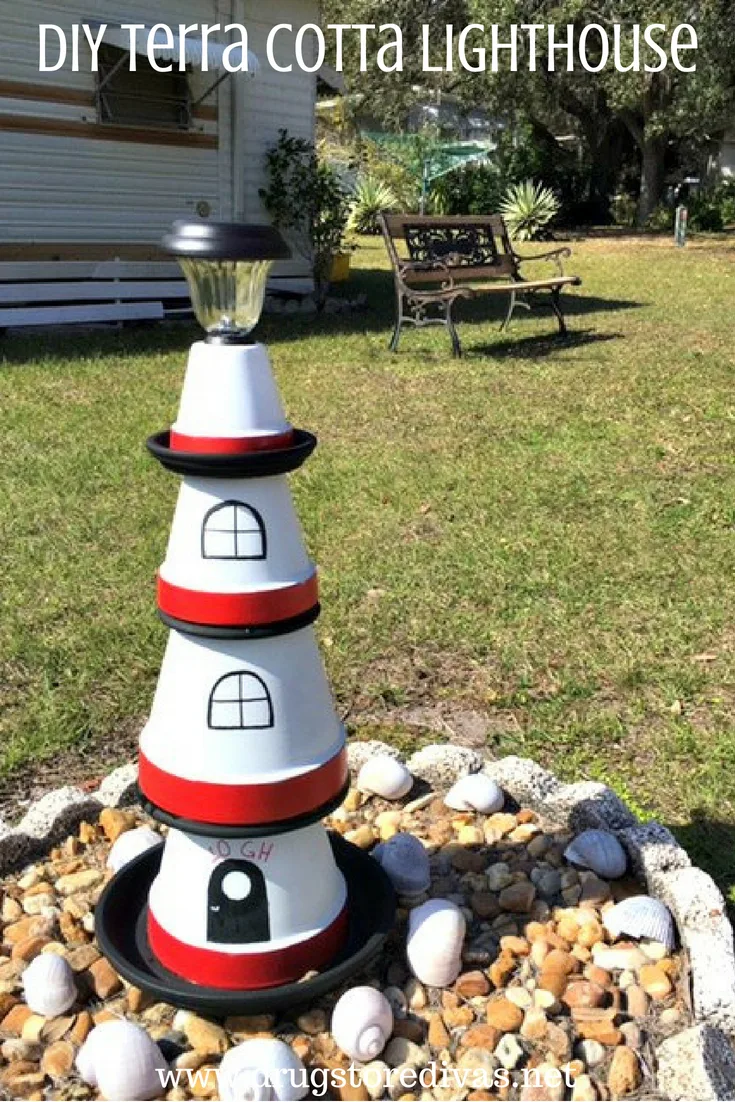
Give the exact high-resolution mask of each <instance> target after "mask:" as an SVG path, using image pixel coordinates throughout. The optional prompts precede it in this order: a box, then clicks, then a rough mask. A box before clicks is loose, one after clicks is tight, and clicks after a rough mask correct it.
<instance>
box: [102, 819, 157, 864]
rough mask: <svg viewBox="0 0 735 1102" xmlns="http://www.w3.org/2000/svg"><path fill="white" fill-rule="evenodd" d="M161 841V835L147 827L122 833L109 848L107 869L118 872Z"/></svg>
mask: <svg viewBox="0 0 735 1102" xmlns="http://www.w3.org/2000/svg"><path fill="white" fill-rule="evenodd" d="M162 841H163V839H162V838H161V835H160V834H156V832H155V830H151V828H150V827H147V826H141V827H135V829H134V830H126V831H123V833H122V834H120V835H119V836H118V837H117V838H116V839H115V841H114V842H113V843H112V845H111V846H110V852H109V854H108V855H107V867H108V868H109V869H112V870H113V872H119V871H120V869H121V868H122V867H123V866H124V865H127V863H128V862H129V861H132V860H133V858H134V857H138V855H139V854H141V853H145V851H146V850H147V849H151V848H152V847H153V846H157V845H158V844H159V842H162Z"/></svg>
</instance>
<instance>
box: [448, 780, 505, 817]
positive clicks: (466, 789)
mask: <svg viewBox="0 0 735 1102" xmlns="http://www.w3.org/2000/svg"><path fill="white" fill-rule="evenodd" d="M444 803H445V804H446V805H447V807H451V808H452V809H453V810H454V811H480V812H481V813H482V814H483V815H492V813H493V812H494V811H500V809H501V808H502V806H503V804H504V803H505V795H504V794H503V790H502V788H501V787H500V785H499V784H496V783H495V781H494V780H493V779H492V777H488V776H487V774H486V773H468V774H467V776H466V777H460V778H459V780H458V781H456V782H455V784H453V785H452V787H451V788H450V789H449V791H448V792H447V794H446V796H445V797H444Z"/></svg>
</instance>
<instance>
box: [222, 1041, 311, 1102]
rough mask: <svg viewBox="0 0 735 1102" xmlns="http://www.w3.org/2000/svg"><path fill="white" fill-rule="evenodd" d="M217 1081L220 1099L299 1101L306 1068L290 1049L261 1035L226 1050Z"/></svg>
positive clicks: (225, 1101) (305, 1086)
mask: <svg viewBox="0 0 735 1102" xmlns="http://www.w3.org/2000/svg"><path fill="white" fill-rule="evenodd" d="M217 1081H218V1084H219V1096H220V1098H221V1099H222V1102H299V1100H300V1099H301V1098H303V1097H304V1095H305V1094H307V1093H308V1090H309V1079H308V1076H307V1073H306V1068H305V1067H304V1065H303V1063H302V1062H301V1060H300V1059H299V1058H298V1056H297V1055H296V1053H295V1052H294V1051H293V1049H292V1048H291V1047H290V1046H289V1045H287V1044H286V1043H285V1042H284V1041H277V1040H275V1039H271V1038H265V1037H264V1038H259V1037H254V1038H253V1040H252V1041H244V1042H243V1043H242V1044H241V1045H237V1046H236V1047H235V1048H231V1049H230V1051H229V1052H226V1053H225V1055H224V1057H223V1059H222V1063H221V1064H220V1066H219V1072H218V1075H217Z"/></svg>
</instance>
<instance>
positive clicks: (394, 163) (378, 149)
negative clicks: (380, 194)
mask: <svg viewBox="0 0 735 1102" xmlns="http://www.w3.org/2000/svg"><path fill="white" fill-rule="evenodd" d="M357 161H358V165H359V168H360V171H361V174H362V175H363V176H369V177H372V178H373V179H375V180H378V181H379V182H380V183H381V184H385V186H386V187H387V188H390V190H391V192H392V193H393V195H394V196H395V199H396V207H397V208H398V209H399V210H401V211H404V212H405V213H407V214H412V213H414V212H415V211H417V210H418V209H419V202H420V198H421V185H420V182H419V181H418V180H417V178H416V176H415V174H414V173H413V172H412V171H411V169H410V167H409V166H408V165H407V164H406V163H405V162H403V161H401V160H399V159H398V158H396V157H393V156H391V155H390V154H389V153H388V152H386V150H385V149H384V148H382V146H380V145H378V143H377V142H373V141H370V140H367V139H363V140H362V142H361V144H360V148H359V151H358V156H357Z"/></svg>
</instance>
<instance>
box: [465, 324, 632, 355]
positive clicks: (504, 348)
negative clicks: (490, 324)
mask: <svg viewBox="0 0 735 1102" xmlns="http://www.w3.org/2000/svg"><path fill="white" fill-rule="evenodd" d="M622 338H624V334H623V333H595V332H594V330H592V329H577V330H572V331H571V332H568V333H566V334H562V333H549V334H548V335H544V334H539V333H534V334H533V335H532V336H528V337H520V338H519V339H518V340H513V339H512V338H508V337H504V338H501V339H500V340H497V341H487V342H485V343H483V344H470V343H466V344H465V346H464V351H465V353H466V354H468V355H470V356H484V357H492V358H493V359H529V360H538V359H541V358H543V357H544V356H553V355H555V354H556V353H557V352H563V351H564V350H565V349H573V348H584V347H585V346H586V345H593V344H600V343H602V342H605V341H615V340H620V339H622Z"/></svg>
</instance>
